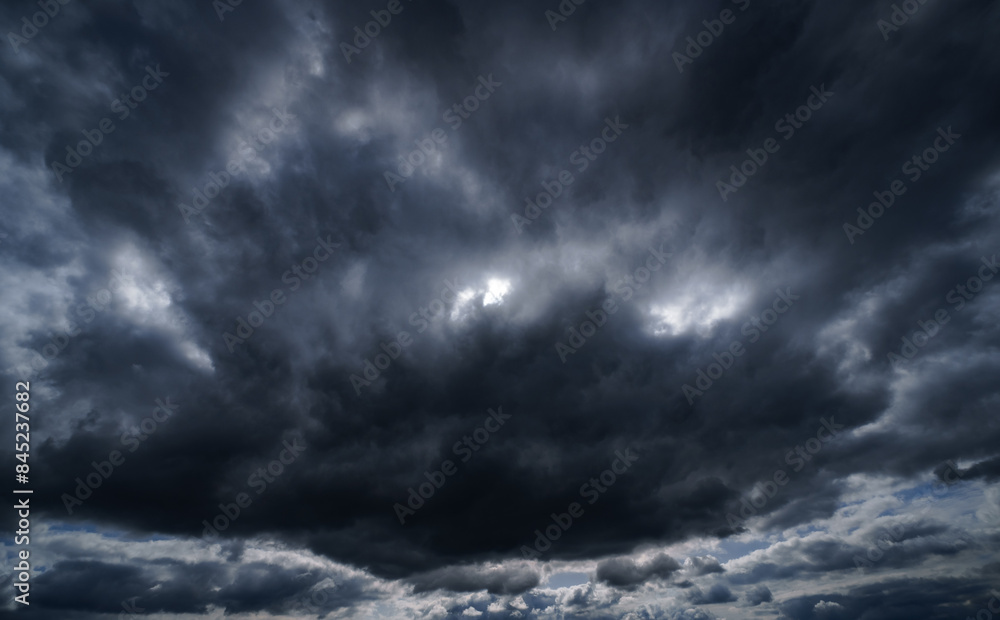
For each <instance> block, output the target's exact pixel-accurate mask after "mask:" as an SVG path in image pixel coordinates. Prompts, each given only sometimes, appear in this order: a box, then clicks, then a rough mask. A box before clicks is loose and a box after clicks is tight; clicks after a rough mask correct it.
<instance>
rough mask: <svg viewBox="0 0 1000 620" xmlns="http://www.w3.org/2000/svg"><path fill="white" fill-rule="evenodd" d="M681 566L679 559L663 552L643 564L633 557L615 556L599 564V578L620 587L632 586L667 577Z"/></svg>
mask: <svg viewBox="0 0 1000 620" xmlns="http://www.w3.org/2000/svg"><path fill="white" fill-rule="evenodd" d="M680 568H681V565H680V564H678V563H677V560H675V559H673V558H672V557H670V556H668V555H666V554H662V553H661V554H660V555H657V556H656V557H654V558H651V559H650V560H649V561H648V562H643V563H642V564H639V563H637V562H636V561H635V560H633V559H631V558H613V559H611V560H605V561H604V562H601V563H600V564H598V565H597V580H598V581H603V582H605V583H607V584H608V585H612V586H616V587H620V588H632V587H635V586H637V585H640V584H642V583H645V582H646V581H648V580H650V579H666V578H668V577H670V575H672V574H673V573H674V572H676V571H678V570H680Z"/></svg>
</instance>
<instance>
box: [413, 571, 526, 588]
mask: <svg viewBox="0 0 1000 620" xmlns="http://www.w3.org/2000/svg"><path fill="white" fill-rule="evenodd" d="M409 581H410V582H411V583H412V584H413V587H414V592H427V591H430V590H438V589H441V590H451V591H452V592H477V591H480V590H486V591H487V592H489V593H490V594H520V593H522V592H526V591H528V590H530V589H532V588H534V587H535V586H537V585H538V583H539V581H540V579H539V575H538V573H537V572H535V571H534V570H533V569H531V568H530V567H527V566H523V567H515V566H507V567H503V568H474V567H466V566H449V567H447V568H442V569H439V570H436V571H432V572H430V573H425V574H422V575H417V576H415V577H412V578H411V579H410V580H409Z"/></svg>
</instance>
